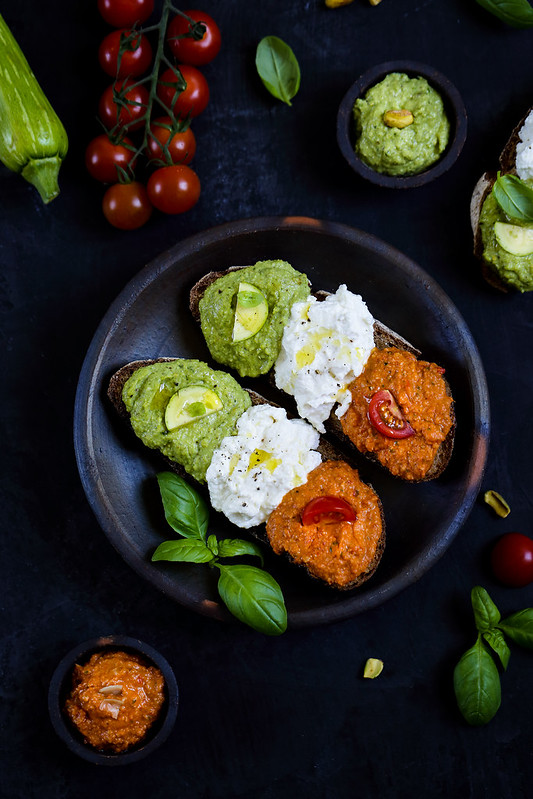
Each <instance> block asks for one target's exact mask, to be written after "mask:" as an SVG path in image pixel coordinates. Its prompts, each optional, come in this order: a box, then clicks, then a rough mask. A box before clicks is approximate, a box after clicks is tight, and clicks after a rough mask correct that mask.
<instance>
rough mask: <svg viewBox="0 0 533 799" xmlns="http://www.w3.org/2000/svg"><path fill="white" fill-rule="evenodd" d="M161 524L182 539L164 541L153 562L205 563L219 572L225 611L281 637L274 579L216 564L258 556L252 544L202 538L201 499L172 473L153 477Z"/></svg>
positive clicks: (283, 616)
mask: <svg viewBox="0 0 533 799" xmlns="http://www.w3.org/2000/svg"><path fill="white" fill-rule="evenodd" d="M157 481H158V483H159V490H160V492H161V499H162V500H163V508H164V511H165V518H166V520H167V522H168V523H169V525H170V526H171V527H172V529H173V530H174V531H175V532H176V533H178V534H179V535H181V536H184V538H182V539H178V540H171V541H164V542H163V543H162V544H160V545H159V546H158V547H157V549H156V551H155V552H154V554H153V555H152V560H153V561H157V560H169V561H174V562H186V563H208V564H209V565H210V566H211V567H213V568H215V567H216V568H217V569H218V570H219V572H220V576H219V579H218V592H219V594H220V597H221V599H222V601H223V602H224V604H225V605H226V607H227V608H228V610H229V611H230V612H231V613H232V614H233V615H234V616H236V617H237V618H238V619H239V620H240V621H242V622H244V623H245V624H248V625H249V626H250V627H253V629H254V630H257V631H258V632H261V633H265V634H266V635H280V634H281V633H283V632H285V630H286V629H287V610H286V607H285V602H284V599H283V594H282V592H281V588H280V587H279V585H278V583H277V582H276V580H274V578H273V577H272V576H271V575H270V574H268V572H266V571H264V570H263V569H259V568H258V567H257V566H249V565H247V564H244V563H235V564H234V563H229V564H228V563H222V562H221V561H220V560H219V558H234V557H237V556H242V555H251V556H253V557H257V558H259V562H260V563H261V566H262V565H263V555H262V552H261V550H260V548H259V547H258V546H257V544H255V543H253V542H252V541H244V540H241V539H239V538H225V539H222V540H220V541H218V540H217V538H216V536H214V535H210V536H208V535H207V527H208V522H209V510H208V508H207V504H206V503H205V502H204V500H203V499H202V497H201V496H200V495H199V494H198V493H197V492H196V491H195V490H194V489H193V488H191V486H190V485H188V483H187V482H186V481H185V480H183V478H181V477H178V476H177V475H175V474H173V473H172V472H161V473H160V474H158V475H157Z"/></svg>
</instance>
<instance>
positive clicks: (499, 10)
mask: <svg viewBox="0 0 533 799" xmlns="http://www.w3.org/2000/svg"><path fill="white" fill-rule="evenodd" d="M477 2H478V4H479V5H480V6H483V8H485V9H486V10H487V11H490V13H491V14H494V16H495V17H498V19H501V20H502V22H506V23H507V25H512V26H513V28H531V27H532V26H533V8H532V7H531V4H530V3H528V0H477Z"/></svg>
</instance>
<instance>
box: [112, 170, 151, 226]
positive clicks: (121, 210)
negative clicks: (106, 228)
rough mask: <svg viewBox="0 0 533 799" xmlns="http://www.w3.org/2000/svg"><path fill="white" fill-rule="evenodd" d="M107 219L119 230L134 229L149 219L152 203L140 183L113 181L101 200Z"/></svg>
mask: <svg viewBox="0 0 533 799" xmlns="http://www.w3.org/2000/svg"><path fill="white" fill-rule="evenodd" d="M102 210H103V212H104V216H105V218H106V219H107V221H108V222H109V223H110V224H111V225H113V227H116V228H119V229H120V230H135V229H136V228H139V227H141V226H142V225H144V224H145V223H146V222H148V220H149V219H150V216H151V214H152V205H151V203H150V200H149V199H148V193H147V191H146V189H145V187H144V186H143V184H142V183H138V182H137V181H132V182H131V183H115V184H114V186H110V187H109V188H108V189H107V191H106V193H105V194H104V197H103V200H102Z"/></svg>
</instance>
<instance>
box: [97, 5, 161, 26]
mask: <svg viewBox="0 0 533 799" xmlns="http://www.w3.org/2000/svg"><path fill="white" fill-rule="evenodd" d="M153 10H154V0H98V11H99V12H100V14H101V15H102V17H103V18H104V19H105V21H106V22H107V24H108V25H112V26H113V28H127V27H130V26H131V25H135V24H138V23H141V22H146V20H147V19H148V17H149V16H150V14H151V13H152V11H153Z"/></svg>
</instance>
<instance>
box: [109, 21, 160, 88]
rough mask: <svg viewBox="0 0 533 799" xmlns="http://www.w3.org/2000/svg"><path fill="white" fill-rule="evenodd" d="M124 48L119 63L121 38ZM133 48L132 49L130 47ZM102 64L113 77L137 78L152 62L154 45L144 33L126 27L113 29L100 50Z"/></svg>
mask: <svg viewBox="0 0 533 799" xmlns="http://www.w3.org/2000/svg"><path fill="white" fill-rule="evenodd" d="M121 37H122V41H123V48H126V49H123V51H122V54H121V56H120V66H119V63H118V56H119V49H120V40H121ZM130 48H131V49H130ZM98 61H99V62H100V66H101V67H102V69H103V70H104V72H106V73H107V74H108V75H111V77H112V78H127V77H132V78H135V77H137V76H138V75H142V74H143V72H146V71H147V70H148V68H149V66H150V64H151V62H152V45H151V44H150V42H149V41H148V39H147V38H146V36H144V35H143V34H142V33H135V32H134V31H129V30H127V29H126V28H122V29H121V30H118V31H112V32H111V33H108V34H107V36H106V37H105V38H104V39H103V40H102V43H101V44H100V48H99V50H98Z"/></svg>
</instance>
